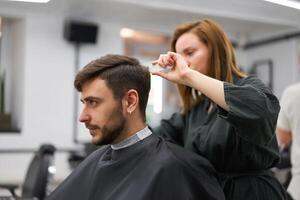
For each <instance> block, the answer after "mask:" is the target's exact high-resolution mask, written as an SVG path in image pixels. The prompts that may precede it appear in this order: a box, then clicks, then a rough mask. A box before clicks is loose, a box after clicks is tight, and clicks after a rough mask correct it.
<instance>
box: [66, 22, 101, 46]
mask: <svg viewBox="0 0 300 200" xmlns="http://www.w3.org/2000/svg"><path fill="white" fill-rule="evenodd" d="M97 34H98V26H97V25H96V24H92V23H86V22H78V21H68V22H66V23H65V26H64V38H65V39H66V40H68V41H69V42H74V43H90V44H94V43H96V42H97Z"/></svg>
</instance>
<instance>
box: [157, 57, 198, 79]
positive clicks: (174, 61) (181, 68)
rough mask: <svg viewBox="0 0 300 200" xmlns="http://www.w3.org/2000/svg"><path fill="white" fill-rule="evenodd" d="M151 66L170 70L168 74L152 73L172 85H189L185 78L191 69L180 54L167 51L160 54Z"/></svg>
mask: <svg viewBox="0 0 300 200" xmlns="http://www.w3.org/2000/svg"><path fill="white" fill-rule="evenodd" d="M152 64H155V65H159V66H161V67H163V68H167V67H168V68H170V70H169V71H168V72H153V73H152V74H153V75H158V76H160V77H162V78H165V79H167V80H169V81H172V82H174V83H179V84H184V85H189V84H188V82H187V81H186V77H187V75H188V73H189V72H190V71H191V70H192V69H190V68H189V66H188V65H187V63H186V61H185V60H184V58H183V57H182V56H181V55H180V54H177V53H174V52H170V51H169V52H168V53H167V54H161V55H160V56H159V58H158V59H157V60H155V61H153V62H152Z"/></svg>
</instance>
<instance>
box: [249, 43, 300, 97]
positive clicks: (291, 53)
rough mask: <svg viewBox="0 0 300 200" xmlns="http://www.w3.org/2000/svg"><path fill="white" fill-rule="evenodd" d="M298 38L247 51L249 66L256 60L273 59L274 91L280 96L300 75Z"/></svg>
mask: <svg viewBox="0 0 300 200" xmlns="http://www.w3.org/2000/svg"><path fill="white" fill-rule="evenodd" d="M297 42H298V40H297V39H295V38H294V39H288V40H283V41H278V42H274V43H270V44H267V45H263V46H259V47H255V48H252V49H249V50H246V51H245V54H246V60H247V63H248V64H247V66H252V64H253V63H254V62H255V61H258V60H265V59H271V60H272V61H273V64H274V68H273V69H274V83H273V92H274V93H275V94H276V95H277V97H279V98H280V96H281V94H282V92H283V90H284V88H286V87H287V86H288V85H290V84H292V83H295V82H297V81H298V80H300V79H299V77H300V70H299V65H298V63H297Z"/></svg>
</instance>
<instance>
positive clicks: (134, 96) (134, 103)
mask: <svg viewBox="0 0 300 200" xmlns="http://www.w3.org/2000/svg"><path fill="white" fill-rule="evenodd" d="M138 105H139V94H138V92H137V91H136V90H135V89H130V90H128V91H127V93H126V95H125V107H126V112H127V113H129V114H131V113H133V112H135V111H136V110H138Z"/></svg>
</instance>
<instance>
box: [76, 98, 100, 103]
mask: <svg viewBox="0 0 300 200" xmlns="http://www.w3.org/2000/svg"><path fill="white" fill-rule="evenodd" d="M95 100H97V101H101V100H102V99H101V98H100V97H93V96H88V97H85V98H84V99H80V101H81V102H82V103H84V102H87V101H95Z"/></svg>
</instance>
